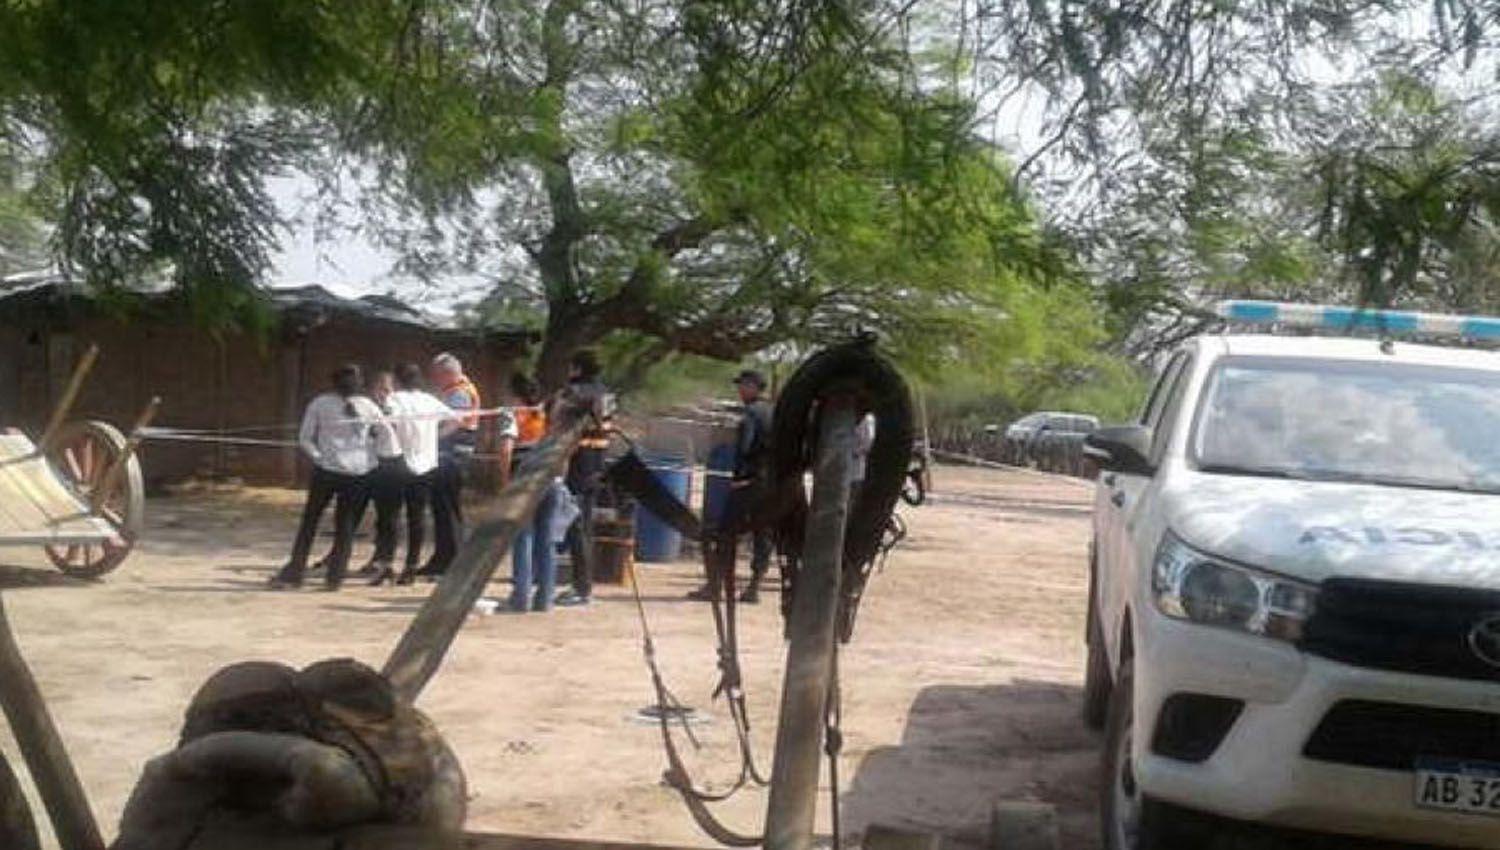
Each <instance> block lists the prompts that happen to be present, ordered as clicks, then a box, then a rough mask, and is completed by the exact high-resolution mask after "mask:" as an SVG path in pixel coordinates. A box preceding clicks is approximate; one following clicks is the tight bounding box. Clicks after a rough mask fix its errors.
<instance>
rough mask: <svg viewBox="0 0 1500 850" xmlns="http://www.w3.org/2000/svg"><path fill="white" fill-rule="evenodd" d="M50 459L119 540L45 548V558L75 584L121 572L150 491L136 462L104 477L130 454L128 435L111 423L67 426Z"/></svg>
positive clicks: (49, 454)
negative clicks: (106, 478) (74, 581)
mask: <svg viewBox="0 0 1500 850" xmlns="http://www.w3.org/2000/svg"><path fill="white" fill-rule="evenodd" d="M52 445H53V448H51V449H50V450H49V451H48V453H47V459H48V460H49V461H51V463H52V466H53V468H54V469H56V470H57V472H58V474H60V475H61V476H62V477H63V480H65V481H67V482H68V483H70V484H71V485H72V486H73V488H74V490H76V491H77V493H78V496H79V498H81V499H83V501H84V503H85V504H87V505H89V506H90V508H91V509H92V511H93V514H94V515H95V516H97V517H99V518H101V519H103V520H105V521H107V522H108V523H109V524H110V525H111V526H113V527H114V530H115V534H116V536H117V538H118V539H117V540H103V541H99V542H97V543H68V544H58V545H55V546H54V545H48V546H47V557H48V558H51V559H52V564H53V565H54V566H56V567H57V568H58V569H60V570H62V571H63V572H64V573H66V574H68V575H70V576H74V577H76V578H98V577H99V576H102V575H104V574H105V573H107V572H109V571H111V570H113V569H114V568H116V567H118V566H119V565H120V563H121V562H122V561H124V560H125V557H126V556H127V555H129V554H130V550H131V549H132V548H133V547H134V546H135V541H136V538H137V537H138V536H140V533H141V526H142V523H143V522H144V519H145V513H146V487H145V484H144V479H142V477H141V465H140V463H139V461H137V460H136V458H135V457H134V456H132V457H130V458H129V459H128V460H127V461H126V462H125V465H124V467H123V468H122V469H121V470H120V471H119V473H118V474H117V475H116V476H115V478H114V480H113V482H107V481H105V477H106V473H107V472H108V471H109V468H110V467H111V466H113V465H114V462H115V460H116V459H118V458H119V457H120V455H122V454H124V453H125V452H126V450H127V441H126V439H125V435H124V434H121V433H120V430H119V429H118V428H116V427H115V426H113V425H110V424H109V423H107V422H99V421H97V420H87V421H82V422H69V423H67V424H66V425H64V426H62V428H61V429H60V430H59V431H58V434H57V439H56V440H55V441H54V442H53V444H52Z"/></svg>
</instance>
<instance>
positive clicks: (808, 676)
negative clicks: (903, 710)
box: [765, 396, 859, 850]
mask: <svg viewBox="0 0 1500 850" xmlns="http://www.w3.org/2000/svg"><path fill="white" fill-rule="evenodd" d="M819 419H820V427H819V432H818V447H817V455H816V460H815V462H814V466H813V491H812V510H811V513H810V515H809V516H808V521H807V538H806V542H805V543H804V544H803V549H802V569H801V571H800V572H799V573H798V574H797V594H796V598H795V599H794V600H793V601H792V614H791V622H790V623H789V624H788V628H787V631H788V633H789V635H790V638H791V641H790V645H789V647H788V648H787V662H786V678H785V681H784V682H783V684H782V687H781V721H780V725H779V727H778V728H777V730H776V756H775V761H774V762H773V764H772V766H771V798H770V802H769V804H768V809H767V812H766V843H765V847H766V850H810V848H811V847H812V845H813V830H814V828H815V826H816V823H817V811H818V808H817V807H818V777H819V775H820V773H821V770H822V764H823V762H822V759H823V733H824V729H825V712H826V711H827V708H828V685H829V679H830V678H831V677H832V675H833V653H834V640H835V636H834V630H835V625H836V624H837V622H838V609H839V580H840V578H841V575H842V572H843V564H844V525H845V523H846V521H847V518H848V513H849V482H850V480H851V477H852V475H851V473H852V472H853V468H854V443H855V435H854V429H855V425H856V424H857V423H858V421H859V416H858V413H857V412H856V410H855V407H854V401H853V399H852V398H849V397H846V396H843V397H834V398H832V399H828V400H825V401H823V402H822V406H821V408H820V412H819Z"/></svg>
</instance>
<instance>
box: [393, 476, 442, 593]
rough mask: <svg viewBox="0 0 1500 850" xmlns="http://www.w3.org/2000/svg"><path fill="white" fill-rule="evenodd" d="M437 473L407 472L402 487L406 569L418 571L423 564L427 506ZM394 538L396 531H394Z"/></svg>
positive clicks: (430, 499)
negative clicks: (414, 473) (418, 567)
mask: <svg viewBox="0 0 1500 850" xmlns="http://www.w3.org/2000/svg"><path fill="white" fill-rule="evenodd" d="M435 475H436V471H435V470H434V471H429V472H426V473H424V474H422V475H413V474H411V473H410V472H407V474H406V479H405V482H404V483H403V485H402V487H401V501H402V503H403V504H405V505H406V567H407V569H412V570H414V569H416V568H417V565H419V564H421V563H422V543H423V541H424V539H425V538H426V537H427V505H428V503H429V502H431V501H432V481H433V478H434V477H435ZM392 535H393V536H394V529H393V530H392Z"/></svg>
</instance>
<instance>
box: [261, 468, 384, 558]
mask: <svg viewBox="0 0 1500 850" xmlns="http://www.w3.org/2000/svg"><path fill="white" fill-rule="evenodd" d="M365 498H366V496H365V480H364V478H363V477H362V476H358V475H345V474H343V473H339V472H330V471H328V470H326V469H324V468H322V467H320V466H314V467H313V472H312V480H311V481H310V482H309V483H308V485H307V503H306V504H304V505H303V506H302V522H301V523H300V524H299V525H298V526H297V537H296V539H295V540H294V541H293V542H292V557H291V559H290V560H289V561H287V565H286V568H285V569H284V570H283V571H282V575H283V577H284V578H288V579H292V580H296V581H300V580H301V579H302V574H303V573H304V572H305V571H306V570H307V555H308V552H309V551H311V549H312V543H313V536H314V535H315V534H317V532H318V520H320V519H321V518H322V517H323V511H324V510H326V509H327V508H328V503H329V502H330V501H334V500H337V501H336V503H335V506H334V509H333V526H334V537H333V551H332V552H330V553H329V554H328V581H329V583H337V582H339V581H341V580H343V577H344V573H345V572H346V571H347V570H348V569H349V552H350V550H351V549H352V548H353V545H354V521H355V517H356V515H357V513H358V511H359V508H360V505H361V503H362V502H363V501H364V500H365Z"/></svg>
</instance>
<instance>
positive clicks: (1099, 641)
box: [1083, 603, 1113, 730]
mask: <svg viewBox="0 0 1500 850" xmlns="http://www.w3.org/2000/svg"><path fill="white" fill-rule="evenodd" d="M1093 607H1094V606H1093V604H1092V603H1090V604H1089V608H1090V609H1091V610H1090V611H1089V622H1088V635H1087V641H1088V648H1089V660H1088V668H1087V669H1086V671H1085V672H1084V675H1083V722H1084V724H1085V725H1087V726H1088V727H1089V728H1090V729H1095V730H1098V729H1103V728H1104V723H1105V721H1106V720H1108V719H1109V692H1110V691H1111V690H1113V687H1112V686H1113V683H1112V682H1111V681H1110V676H1109V653H1107V652H1105V651H1104V640H1103V635H1102V634H1101V630H1100V628H1099V617H1098V615H1096V614H1095V613H1094V612H1093V610H1092V609H1093Z"/></svg>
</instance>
